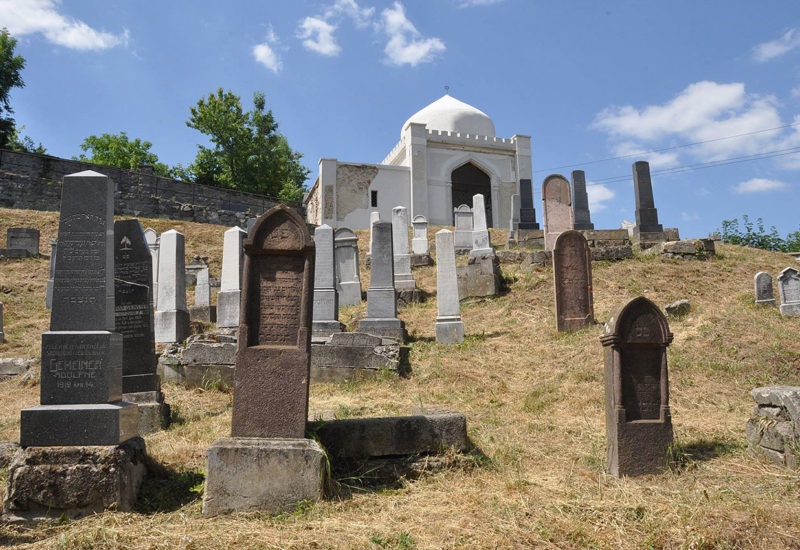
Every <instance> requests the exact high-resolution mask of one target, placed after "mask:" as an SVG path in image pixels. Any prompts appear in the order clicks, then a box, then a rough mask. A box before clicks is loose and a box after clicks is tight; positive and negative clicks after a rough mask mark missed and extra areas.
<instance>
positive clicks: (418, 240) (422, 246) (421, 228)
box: [411, 216, 428, 256]
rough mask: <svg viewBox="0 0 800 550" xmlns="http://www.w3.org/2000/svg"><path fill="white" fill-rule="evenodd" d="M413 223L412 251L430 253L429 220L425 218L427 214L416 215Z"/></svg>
mask: <svg viewBox="0 0 800 550" xmlns="http://www.w3.org/2000/svg"><path fill="white" fill-rule="evenodd" d="M411 225H412V226H413V227H414V237H413V238H412V239H411V252H413V253H414V254H419V255H421V256H424V255H425V254H428V220H426V219H425V216H414V220H413V221H412V222H411Z"/></svg>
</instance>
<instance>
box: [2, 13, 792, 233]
mask: <svg viewBox="0 0 800 550" xmlns="http://www.w3.org/2000/svg"><path fill="white" fill-rule="evenodd" d="M0 26H5V27H7V28H8V29H9V30H10V31H11V32H12V34H13V35H14V36H15V37H17V38H18V40H19V44H18V46H17V52H18V53H20V54H22V55H23V56H24V57H25V58H26V60H27V66H26V68H25V71H24V73H23V78H24V80H25V83H26V86H25V88H23V89H18V90H15V91H14V92H13V93H12V106H13V107H14V109H15V112H16V113H15V118H16V120H17V123H18V125H24V126H25V129H24V133H25V134H27V135H30V136H31V137H32V138H33V139H34V140H36V141H37V142H38V141H40V142H42V144H43V145H44V146H45V147H47V149H48V152H49V153H51V154H54V155H57V156H62V157H71V156H73V155H77V154H79V153H80V148H79V146H80V143H81V141H82V140H83V138H85V137H87V136H89V135H91V134H101V133H104V132H110V133H117V132H120V131H126V132H127V133H128V135H129V136H131V137H140V138H142V139H146V140H149V141H151V142H152V143H153V148H152V151H153V152H155V153H156V154H157V155H158V156H159V158H160V160H161V161H162V162H166V163H168V164H175V163H179V162H180V163H183V164H188V163H190V162H191V161H192V160H193V159H194V156H195V154H196V150H197V144H198V143H204V139H203V136H202V135H201V134H199V133H198V132H196V131H195V130H193V129H191V128H188V127H187V126H186V125H185V121H186V120H187V118H188V116H189V108H190V106H192V105H194V104H195V103H196V102H197V100H198V99H200V98H201V97H203V96H204V95H207V94H208V93H210V92H212V91H214V90H216V89H217V88H219V87H223V88H225V89H229V90H232V91H233V92H235V93H236V94H239V95H240V96H241V97H242V100H243V102H244V104H245V105H246V106H247V107H250V106H251V98H252V93H253V92H254V91H255V90H263V91H264V92H265V94H266V97H267V103H268V105H269V107H270V108H272V110H273V112H274V114H275V116H276V117H277V119H278V122H279V123H280V131H282V132H283V133H284V134H285V135H286V136H287V137H288V139H289V143H290V144H291V145H292V147H294V148H295V149H296V150H299V151H300V152H302V153H303V154H304V161H305V164H306V165H307V166H308V167H309V168H310V169H311V170H312V172H311V176H310V181H309V183H311V182H313V178H315V177H316V174H317V163H318V160H319V158H321V157H334V158H338V159H340V160H345V161H360V162H380V161H381V160H382V159H383V158H384V156H385V155H386V153H388V152H389V150H391V148H392V147H394V145H395V144H396V142H397V141H398V139H399V137H400V128H401V126H402V124H403V122H404V121H405V120H406V119H407V118H408V117H409V116H410V115H411V114H413V113H414V112H416V111H417V110H419V109H420V108H422V107H424V106H425V105H427V104H428V103H430V102H432V101H434V100H436V99H437V98H438V97H440V96H441V95H442V94H443V90H444V86H445V85H449V86H450V93H451V94H452V95H453V96H454V97H456V98H458V99H460V100H462V101H465V102H467V103H470V104H471V105H474V106H475V107H478V108H479V109H481V110H483V111H484V112H486V113H487V114H488V115H489V116H491V117H492V119H493V120H494V123H495V127H496V130H497V135H498V136H502V137H510V136H512V135H513V134H515V133H519V134H528V135H531V136H532V138H533V164H534V171H535V174H534V192H535V195H536V201H537V204H536V207H537V215H538V216H539V217H540V216H541V205H540V202H539V201H540V199H541V196H540V192H541V182H542V180H543V179H544V178H545V176H547V175H548V174H550V173H563V174H565V175H567V176H569V172H570V171H571V170H573V169H584V170H585V171H586V177H587V181H588V183H589V191H590V200H591V203H592V219H593V221H594V222H595V226H596V227H597V228H613V227H619V224H620V222H621V220H622V219H628V220H633V219H634V213H633V209H634V195H633V187H632V179H631V164H632V163H633V161H634V160H640V159H643V160H649V161H650V162H651V168H652V170H653V183H654V193H655V199H656V206H657V208H658V210H659V218H660V221H661V222H662V223H663V224H664V225H665V226H667V227H679V228H680V229H681V233H682V236H684V237H691V236H703V235H705V234H707V233H708V232H709V231H712V230H714V229H716V228H718V227H720V222H721V221H722V220H723V219H730V218H734V217H740V216H741V215H742V214H749V215H750V216H751V217H754V218H755V217H759V216H760V217H763V218H764V220H765V222H766V223H767V224H768V225H775V226H777V228H778V230H779V231H780V233H781V234H782V235H785V234H786V233H787V232H789V231H795V230H797V229H798V227H799V226H800V214H798V212H800V181H798V174H800V4H798V3H795V2H769V1H766V2H745V1H733V0H727V1H717V2H711V1H706V2H697V1H691V2H684V1H670V2H639V1H629V2H623V1H620V2H594V1H585V2H583V1H582V2H545V1H538V0H425V1H422V0H403V1H394V0H381V1H378V0H324V1H322V0H320V1H302V0H291V1H289V0H280V1H278V0H262V1H241V2H234V1H231V2H218V1H214V2H211V1H206V0H171V1H169V2H155V1H143V0H120V1H95V2H89V1H68V0H64V1H62V2H58V1H55V0H0ZM774 128H778V129H777V130H774ZM742 134H747V135H742ZM731 136H739V137H731ZM698 142H702V143H699V144H698V145H693V146H686V147H683V146H684V145H687V144H693V143H698ZM642 151H659V152H656V153H647V154H640V155H635V156H633V157H625V158H622V159H616V160H610V161H609V160H605V159H609V158H613V157H619V156H625V155H629V154H631V153H638V152H642ZM598 161H600V162H598ZM578 163H588V164H583V165H580V166H572V165H575V164H578ZM567 165H570V166H567ZM687 167H694V168H690V169H685V168H687ZM663 171H668V172H663ZM659 172H661V173H659Z"/></svg>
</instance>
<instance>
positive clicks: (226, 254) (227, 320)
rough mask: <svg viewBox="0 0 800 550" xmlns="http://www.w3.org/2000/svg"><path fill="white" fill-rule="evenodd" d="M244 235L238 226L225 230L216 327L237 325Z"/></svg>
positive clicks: (245, 233) (245, 234)
mask: <svg viewBox="0 0 800 550" xmlns="http://www.w3.org/2000/svg"><path fill="white" fill-rule="evenodd" d="M246 236H247V232H245V231H244V230H243V229H242V228H240V227H231V228H230V229H228V230H227V231H225V240H224V242H223V246H222V278H221V282H220V289H219V293H217V328H230V327H238V326H239V301H240V300H239V299H240V297H241V288H242V264H243V259H244V248H243V247H242V242H243V241H244V238H245V237H246Z"/></svg>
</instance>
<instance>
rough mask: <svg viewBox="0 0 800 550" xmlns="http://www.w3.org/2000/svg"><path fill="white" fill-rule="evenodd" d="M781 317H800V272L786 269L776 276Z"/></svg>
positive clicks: (789, 268)
mask: <svg viewBox="0 0 800 550" xmlns="http://www.w3.org/2000/svg"><path fill="white" fill-rule="evenodd" d="M778 291H779V292H780V296H781V315H791V316H798V315H800V271H798V270H796V269H795V268H793V267H787V268H786V269H784V270H783V271H781V274H780V275H778Z"/></svg>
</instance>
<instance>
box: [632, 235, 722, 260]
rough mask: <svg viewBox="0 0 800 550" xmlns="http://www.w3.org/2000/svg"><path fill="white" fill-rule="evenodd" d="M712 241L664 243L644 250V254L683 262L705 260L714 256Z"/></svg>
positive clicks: (693, 240) (695, 240) (696, 240)
mask: <svg viewBox="0 0 800 550" xmlns="http://www.w3.org/2000/svg"><path fill="white" fill-rule="evenodd" d="M715 251H716V249H715V246H714V241H713V240H712V239H687V240H685V241H666V242H661V243H657V244H656V245H655V246H652V247H650V248H648V249H647V250H644V251H643V253H644V254H658V255H661V256H663V257H665V258H677V259H683V260H705V259H707V258H708V257H709V256H713V255H714V254H715Z"/></svg>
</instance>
